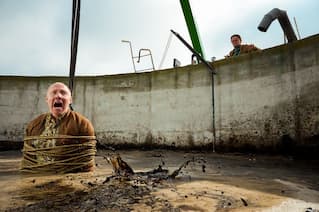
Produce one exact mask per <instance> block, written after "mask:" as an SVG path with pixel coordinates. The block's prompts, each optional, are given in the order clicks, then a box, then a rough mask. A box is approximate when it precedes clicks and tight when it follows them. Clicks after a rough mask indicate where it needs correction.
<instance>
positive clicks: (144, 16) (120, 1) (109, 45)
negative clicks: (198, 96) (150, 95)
mask: <svg viewBox="0 0 319 212" xmlns="http://www.w3.org/2000/svg"><path fill="white" fill-rule="evenodd" d="M81 2H82V4H81V21H80V34H79V47H78V58H77V67H76V75H108V74H117V73H132V72H134V70H133V65H132V60H131V55H130V50H129V45H128V44H127V43H122V42H121V40H130V41H131V42H132V45H133V54H134V56H137V55H138V50H139V49H141V48H148V49H151V51H152V54H153V59H154V65H155V68H156V69H158V67H159V64H160V61H161V59H162V57H163V53H164V49H165V46H166V43H167V40H168V37H169V34H170V30H171V29H173V30H174V31H177V32H178V33H179V34H180V35H181V36H183V37H184V38H185V39H186V40H187V41H189V43H191V42H190V38H189V35H188V31H187V26H186V23H185V20H184V16H183V12H182V9H181V6H180V3H179V0H157V1H155V0H134V1H133V0H82V1H81ZM190 3H191V6H192V10H193V15H194V18H195V20H196V23H197V27H198V31H199V34H200V38H201V41H202V47H203V49H204V53H205V56H206V59H207V60H210V58H211V57H213V56H215V57H216V58H217V59H222V58H223V57H224V55H226V54H228V52H229V51H230V50H231V49H232V46H231V43H230V40H229V37H230V35H232V34H234V33H238V34H241V36H242V38H243V43H254V44H255V45H256V46H258V47H259V48H262V49H265V48H270V47H273V46H276V45H280V44H283V40H284V39H283V32H282V30H281V29H280V26H279V23H278V21H277V20H276V21H275V22H273V23H272V24H271V26H270V27H269V29H268V31H267V32H266V33H264V32H260V31H258V29H257V26H258V24H259V23H260V21H261V20H262V18H263V16H264V15H265V14H266V13H268V12H269V11H270V10H271V9H273V8H279V9H282V10H286V11H287V13H288V16H289V18H290V22H291V23H292V24H293V26H294V21H293V17H295V18H296V20H297V24H298V28H299V31H300V34H301V38H304V37H307V36H310V35H313V34H318V33H319V24H318V23H317V21H318V20H319V12H318V11H319V1H318V0H241V1H239V0H237V1H235V0H223V1H213V0H190ZM71 11H72V0H68V1H67V0H54V1H53V0H0V27H1V33H0V47H1V48H0V75H35V76H38V75H58V76H61V75H62V76H67V75H68V73H69V62H70V37H71V35H70V34H71V32H70V31H71V15H72V14H71ZM173 58H177V59H178V60H180V61H181V63H182V65H188V64H190V59H191V52H190V51H189V50H188V49H187V48H186V47H185V46H184V45H183V44H182V43H181V42H180V41H179V40H178V39H177V38H176V37H174V36H173V38H172V42H171V45H170V48H169V50H168V54H167V56H166V59H165V62H164V65H163V67H162V68H171V67H172V65H173ZM136 65H137V68H138V69H143V68H147V67H150V65H151V64H150V58H147V57H144V58H142V59H141V63H140V64H136Z"/></svg>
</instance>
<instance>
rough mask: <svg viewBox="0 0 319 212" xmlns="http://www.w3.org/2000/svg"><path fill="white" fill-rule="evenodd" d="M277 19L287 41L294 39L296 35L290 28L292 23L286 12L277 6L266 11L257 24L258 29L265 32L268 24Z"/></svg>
mask: <svg viewBox="0 0 319 212" xmlns="http://www.w3.org/2000/svg"><path fill="white" fill-rule="evenodd" d="M275 19H278V21H279V24H280V26H281V28H282V30H283V31H284V33H285V35H286V37H287V39H288V43H290V42H293V41H296V40H297V36H296V34H295V32H294V30H293V28H292V25H291V23H290V21H289V18H288V16H287V13H286V11H285V10H280V9H278V8H274V9H272V10H271V11H270V12H269V13H267V14H266V15H265V16H264V18H263V19H262V20H261V22H260V24H259V25H258V29H259V30H260V31H262V32H266V31H267V29H268V27H269V26H270V24H271V23H272V22H273V21H274V20H275Z"/></svg>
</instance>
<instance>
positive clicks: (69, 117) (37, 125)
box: [22, 111, 95, 172]
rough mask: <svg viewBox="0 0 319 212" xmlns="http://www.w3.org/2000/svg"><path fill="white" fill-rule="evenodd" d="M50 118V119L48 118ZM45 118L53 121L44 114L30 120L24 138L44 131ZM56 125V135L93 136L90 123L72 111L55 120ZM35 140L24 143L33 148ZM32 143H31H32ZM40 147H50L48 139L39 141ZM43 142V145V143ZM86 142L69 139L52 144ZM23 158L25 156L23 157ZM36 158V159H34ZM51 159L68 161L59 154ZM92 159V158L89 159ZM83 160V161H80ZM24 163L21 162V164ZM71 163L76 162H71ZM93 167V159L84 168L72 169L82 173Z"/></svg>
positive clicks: (91, 169) (84, 147) (83, 149)
mask: <svg viewBox="0 0 319 212" xmlns="http://www.w3.org/2000/svg"><path fill="white" fill-rule="evenodd" d="M49 116H51V117H49ZM47 118H49V119H50V118H51V119H54V117H52V115H50V114H48V113H46V114H42V115H40V116H38V117H37V118H35V119H34V120H32V121H31V122H30V123H29V124H28V126H27V128H26V136H40V135H41V134H42V133H43V131H44V129H45V125H46V119H47ZM55 123H56V125H55V129H57V130H58V131H57V135H67V136H94V128H93V126H92V124H91V122H90V121H89V120H88V119H86V118H85V117H84V116H83V115H81V114H79V113H77V112H74V111H69V112H67V113H66V114H65V115H64V116H63V117H62V118H61V119H60V120H56V121H55ZM33 141H35V140H28V141H25V142H28V144H29V145H30V144H31V145H33V146H34V142H33ZM30 142H31V143H30ZM32 142H33V143H32ZM35 142H36V141H35ZM41 142H42V143H41V145H42V144H43V145H50V139H49V140H46V141H41ZM43 142H45V143H43ZM86 142H88V140H87V139H83V138H81V139H74V138H72V139H70V138H63V139H55V141H54V143H55V145H56V146H61V145H64V144H80V143H86ZM93 143H94V147H93V149H95V141H93ZM76 148H77V150H76V151H79V152H81V151H86V150H87V148H91V147H86V146H83V147H81V148H78V147H76ZM24 158H25V156H24ZM35 158H36V157H35ZM51 158H54V160H56V159H60V160H62V159H69V157H67V158H65V156H61V155H60V156H59V154H57V155H55V156H52V157H51ZM91 159H92V158H91ZM91 159H90V158H87V160H91ZM81 160H83V159H81ZM23 162H24V161H22V163H23ZM72 162H77V161H76V160H75V161H72ZM94 166H95V162H94V158H93V160H91V162H90V163H89V164H88V165H87V166H84V167H82V168H78V169H74V170H73V172H83V171H93V169H94Z"/></svg>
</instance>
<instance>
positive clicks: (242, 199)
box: [240, 198, 248, 207]
mask: <svg viewBox="0 0 319 212" xmlns="http://www.w3.org/2000/svg"><path fill="white" fill-rule="evenodd" d="M240 200H241V201H242V202H243V204H244V206H245V207H247V206H248V203H247V201H246V200H245V199H244V198H240Z"/></svg>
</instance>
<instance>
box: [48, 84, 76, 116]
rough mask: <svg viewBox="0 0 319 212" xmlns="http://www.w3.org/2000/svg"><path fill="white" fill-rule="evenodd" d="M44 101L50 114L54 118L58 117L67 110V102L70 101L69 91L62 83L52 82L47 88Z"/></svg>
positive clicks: (69, 102)
mask: <svg viewBox="0 0 319 212" xmlns="http://www.w3.org/2000/svg"><path fill="white" fill-rule="evenodd" d="M46 101H47V103H48V106H49V109H50V112H51V114H52V115H53V116H54V117H56V118H57V117H60V116H62V115H63V114H65V113H66V112H68V110H69V104H71V103H72V97H71V92H70V90H69V89H68V87H67V86H66V85H64V84H63V83H59V82H57V83H54V84H52V85H51V86H50V87H49V88H48V91H47V96H46Z"/></svg>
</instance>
